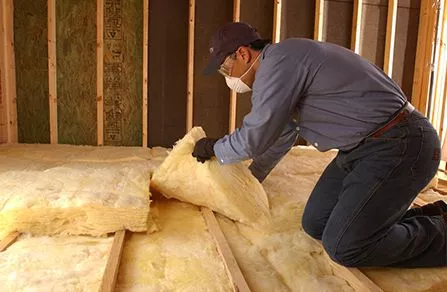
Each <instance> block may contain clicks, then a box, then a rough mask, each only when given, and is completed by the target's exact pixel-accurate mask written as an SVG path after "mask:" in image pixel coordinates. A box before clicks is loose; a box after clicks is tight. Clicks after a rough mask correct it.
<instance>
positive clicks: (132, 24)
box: [95, 0, 143, 146]
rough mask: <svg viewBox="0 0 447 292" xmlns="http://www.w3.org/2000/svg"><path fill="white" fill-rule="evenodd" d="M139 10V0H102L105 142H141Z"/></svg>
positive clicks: (141, 34) (138, 143)
mask: <svg viewBox="0 0 447 292" xmlns="http://www.w3.org/2000/svg"><path fill="white" fill-rule="evenodd" d="M142 11H143V2H142V1H140V0H105V1H104V144H105V145H122V146H137V145H141V143H142V140H141V139H142V127H141V120H142V103H141V99H142V76H143V73H142V69H143V60H142V57H143V25H142V24H143V12H142ZM95 72H96V71H95ZM95 74H96V73H95ZM95 117H96V113H95ZM95 136H96V135H95Z"/></svg>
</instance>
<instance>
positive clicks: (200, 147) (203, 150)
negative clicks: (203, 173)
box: [192, 138, 217, 163]
mask: <svg viewBox="0 0 447 292" xmlns="http://www.w3.org/2000/svg"><path fill="white" fill-rule="evenodd" d="M216 141H217V139H212V138H202V139H200V140H199V141H197V143H196V146H194V151H193V152H192V156H194V157H195V158H196V159H197V161H198V162H202V163H204V162H205V161H207V160H210V159H211V157H213V156H214V144H216Z"/></svg>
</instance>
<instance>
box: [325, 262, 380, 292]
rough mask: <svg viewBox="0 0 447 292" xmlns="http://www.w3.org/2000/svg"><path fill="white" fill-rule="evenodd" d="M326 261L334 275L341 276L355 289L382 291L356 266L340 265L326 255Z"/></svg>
mask: <svg viewBox="0 0 447 292" xmlns="http://www.w3.org/2000/svg"><path fill="white" fill-rule="evenodd" d="M328 261H330V263H331V266H332V268H333V272H334V274H335V275H336V276H338V277H340V278H343V279H345V280H346V282H348V283H349V285H351V287H352V288H354V290H355V291H357V292H360V291H362V292H363V291H370V292H383V290H382V288H380V287H379V286H377V285H376V284H375V283H374V282H373V281H372V280H371V279H369V278H368V277H367V276H366V275H365V274H363V273H362V271H360V270H359V269H357V268H347V267H344V266H341V265H339V264H337V263H335V262H334V261H332V260H331V259H330V258H329V256H328Z"/></svg>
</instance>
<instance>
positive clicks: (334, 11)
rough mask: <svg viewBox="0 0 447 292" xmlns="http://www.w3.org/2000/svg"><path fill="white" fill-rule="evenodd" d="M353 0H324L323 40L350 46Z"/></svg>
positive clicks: (346, 46)
mask: <svg viewBox="0 0 447 292" xmlns="http://www.w3.org/2000/svg"><path fill="white" fill-rule="evenodd" d="M352 16H353V1H352V0H350V1H341V0H331V1H324V18H323V19H324V20H323V41H325V42H329V43H334V44H337V45H340V46H342V47H345V48H350V47H351V31H352Z"/></svg>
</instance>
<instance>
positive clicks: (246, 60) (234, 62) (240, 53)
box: [220, 47, 257, 87]
mask: <svg viewBox="0 0 447 292" xmlns="http://www.w3.org/2000/svg"><path fill="white" fill-rule="evenodd" d="M256 57H257V56H255V51H254V50H251V49H249V48H247V47H239V48H238V49H237V50H236V52H234V53H233V54H232V55H230V56H228V57H227V58H226V59H225V61H224V63H223V64H222V66H221V68H222V69H223V70H220V72H221V74H223V75H224V76H231V77H237V78H240V77H241V76H242V75H244V74H245V73H247V74H245V75H244V76H243V77H242V78H241V79H242V81H244V83H245V84H247V85H248V86H250V87H251V86H252V85H253V82H254V77H255V72H256V70H255V69H254V68H252V69H251V70H250V71H248V72H247V70H248V69H249V68H250V66H251V65H252V62H254V61H255V59H256Z"/></svg>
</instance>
